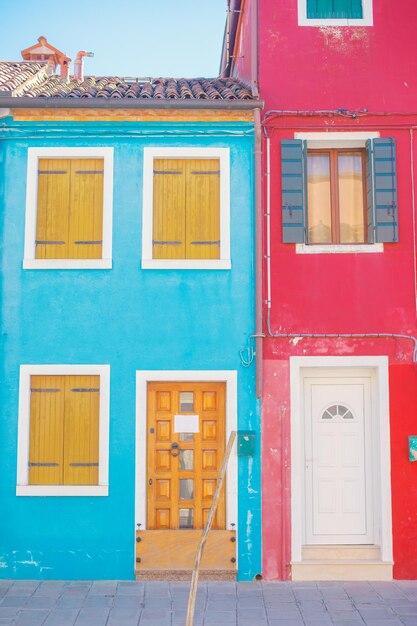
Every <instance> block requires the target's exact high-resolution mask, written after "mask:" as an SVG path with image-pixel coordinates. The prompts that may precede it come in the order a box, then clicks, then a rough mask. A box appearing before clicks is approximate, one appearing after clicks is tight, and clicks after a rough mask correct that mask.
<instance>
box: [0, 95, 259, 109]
mask: <svg viewBox="0 0 417 626" xmlns="http://www.w3.org/2000/svg"><path fill="white" fill-rule="evenodd" d="M263 106H264V102H263V101H262V100H209V99H207V100H163V99H156V98H146V99H143V100H136V99H135V98H109V99H107V98H28V97H18V96H15V97H8V96H0V107H1V108H10V109H187V110H188V109H210V110H226V111H227V110H251V109H262V108H263Z"/></svg>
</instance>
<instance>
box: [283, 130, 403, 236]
mask: <svg viewBox="0 0 417 626" xmlns="http://www.w3.org/2000/svg"><path fill="white" fill-rule="evenodd" d="M281 160H282V169H281V176H282V240H283V242H284V243H306V244H310V245H314V244H333V245H334V244H336V245H338V244H365V243H384V242H386V243H392V242H396V241H398V207H397V174H396V152H395V140H394V139H389V138H384V139H381V138H378V139H369V140H368V141H367V142H366V149H365V148H335V147H334V144H333V145H332V142H331V141H329V142H328V144H327V142H326V145H325V147H323V148H314V149H309V147H308V142H306V141H301V140H299V139H285V140H282V142H281Z"/></svg>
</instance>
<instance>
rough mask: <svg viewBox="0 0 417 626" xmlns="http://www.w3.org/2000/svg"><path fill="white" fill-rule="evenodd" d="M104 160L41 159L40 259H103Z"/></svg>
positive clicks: (37, 236) (38, 238)
mask: <svg viewBox="0 0 417 626" xmlns="http://www.w3.org/2000/svg"><path fill="white" fill-rule="evenodd" d="M103 178H104V161H103V159H39V162H38V201H37V219H36V242H35V243H36V258H37V259H101V258H102V245H103V242H102V239H103Z"/></svg>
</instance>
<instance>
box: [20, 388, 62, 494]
mask: <svg viewBox="0 0 417 626" xmlns="http://www.w3.org/2000/svg"><path fill="white" fill-rule="evenodd" d="M64 378H65V377H63V376H31V379H30V386H31V393H30V436H29V484H30V485H60V484H62V476H63V436H64V429H63V425H64Z"/></svg>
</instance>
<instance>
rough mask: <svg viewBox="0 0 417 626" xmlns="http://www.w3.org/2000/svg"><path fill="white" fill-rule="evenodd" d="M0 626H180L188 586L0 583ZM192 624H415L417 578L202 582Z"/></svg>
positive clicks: (349, 625) (368, 625)
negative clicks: (338, 580)
mask: <svg viewBox="0 0 417 626" xmlns="http://www.w3.org/2000/svg"><path fill="white" fill-rule="evenodd" d="M0 592H1V593H0V626H1V625H2V624H7V625H8V626H185V618H186V610H187V603H188V593H189V584H187V583H184V582H178V583H175V582H171V583H158V582H146V583H143V582H134V581H41V582H40V581H32V580H26V581H25V580H17V581H12V580H0ZM194 626H417V581H409V580H408V581H393V582H375V583H372V582H363V583H362V582H345V583H342V582H318V583H314V582H306V583H301V582H294V583H293V582H264V581H257V582H253V583H240V582H239V583H233V582H230V581H227V582H219V583H217V582H202V583H201V584H200V585H199V589H198V594H197V601H196V609H195V620H194Z"/></svg>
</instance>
